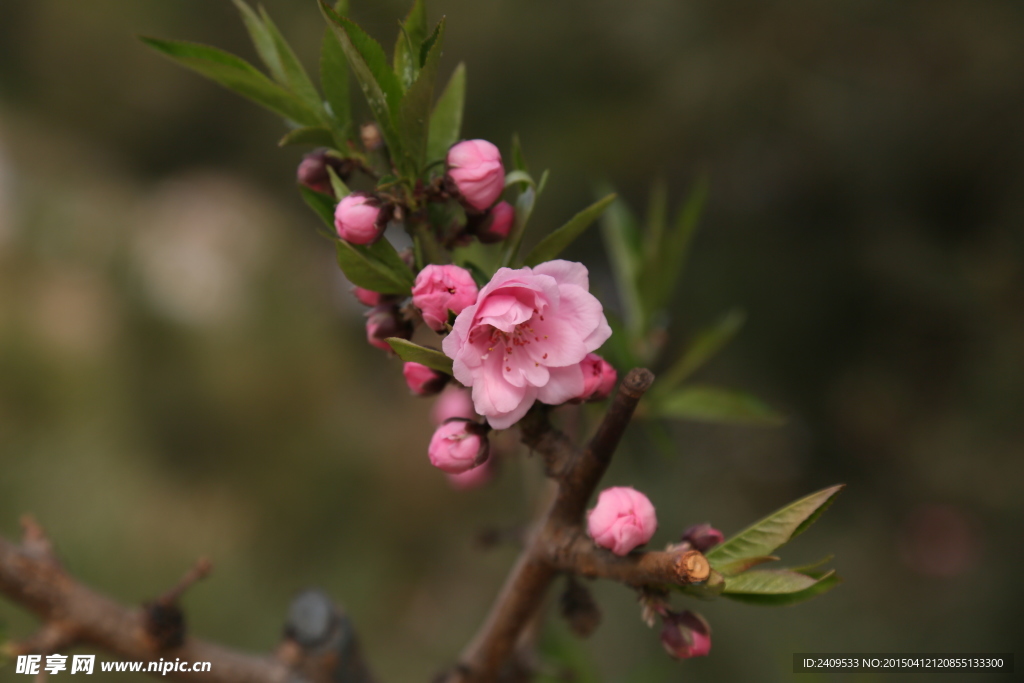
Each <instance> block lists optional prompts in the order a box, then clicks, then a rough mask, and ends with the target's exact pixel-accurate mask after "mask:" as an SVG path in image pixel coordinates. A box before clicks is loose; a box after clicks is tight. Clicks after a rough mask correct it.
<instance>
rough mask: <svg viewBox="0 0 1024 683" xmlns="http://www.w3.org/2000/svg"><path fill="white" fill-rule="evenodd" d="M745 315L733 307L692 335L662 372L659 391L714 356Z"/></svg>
mask: <svg viewBox="0 0 1024 683" xmlns="http://www.w3.org/2000/svg"><path fill="white" fill-rule="evenodd" d="M745 320H746V315H745V314H744V313H743V311H741V310H739V309H733V310H731V311H729V312H728V313H726V314H725V315H724V316H722V318H720V319H719V320H718V321H717V322H716V323H715V324H714V325H712V326H710V327H707V328H705V329H703V330H701V331H700V332H698V333H697V334H696V336H694V338H693V341H691V342H690V345H689V346H688V347H687V349H686V353H684V354H683V355H682V356H681V357H680V358H679V360H677V361H676V362H675V363H674V364H673V365H672V367H671V368H669V370H668V371H667V372H666V373H664V375H663V376H662V377H660V378H659V379H660V380H661V387H660V390H661V393H666V392H667V391H668V390H670V389H674V388H676V387H677V386H678V385H679V384H680V383H681V382H682V381H683V380H685V379H686V378H687V377H689V376H690V375H691V374H693V372H694V371H695V370H697V369H698V368H700V367H701V366H702V365H704V363H706V362H707V361H708V360H710V359H711V358H713V357H714V355H715V354H716V353H718V351H719V350H720V349H721V348H722V347H723V346H725V345H726V344H727V343H729V341H730V340H731V339H732V338H733V337H735V336H736V333H737V332H739V331H740V328H741V327H743V322H744V321H745Z"/></svg>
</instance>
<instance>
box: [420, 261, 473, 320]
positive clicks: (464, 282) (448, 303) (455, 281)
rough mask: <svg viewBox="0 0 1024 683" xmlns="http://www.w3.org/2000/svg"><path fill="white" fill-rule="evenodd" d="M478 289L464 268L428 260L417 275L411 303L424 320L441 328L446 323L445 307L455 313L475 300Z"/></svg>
mask: <svg viewBox="0 0 1024 683" xmlns="http://www.w3.org/2000/svg"><path fill="white" fill-rule="evenodd" d="M478 291H479V289H478V288H477V286H476V282H474V281H473V276H472V275H470V273H469V271H468V270H466V269H465V268H459V267H458V266H439V265H434V264H431V265H429V266H427V267H426V268H424V269H423V270H421V271H420V272H419V275H417V276H416V283H415V284H414V285H413V286H412V303H413V305H414V306H415V307H416V308H418V309H420V311H422V312H423V321H424V322H425V323H427V325H429V326H430V328H431V329H433V330H434V331H436V332H440V331H441V330H443V329H444V327H445V325H447V324H448V311H451V312H453V313H455V314H456V315H458V314H459V313H461V312H462V311H464V310H465V309H466V307H467V306H470V305H472V304H473V303H474V302H475V301H476V295H477V292H478Z"/></svg>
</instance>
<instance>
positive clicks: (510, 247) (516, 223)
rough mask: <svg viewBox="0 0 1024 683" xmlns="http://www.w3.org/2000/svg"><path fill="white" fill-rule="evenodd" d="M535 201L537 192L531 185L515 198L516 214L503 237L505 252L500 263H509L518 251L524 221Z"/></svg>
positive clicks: (527, 218)
mask: <svg viewBox="0 0 1024 683" xmlns="http://www.w3.org/2000/svg"><path fill="white" fill-rule="evenodd" d="M536 201H537V192H536V191H535V190H534V189H533V188H532V187H527V188H526V189H525V190H523V191H522V192H520V193H519V196H518V197H517V198H516V207H515V208H516V215H515V220H513V222H512V230H511V231H509V235H508V237H507V238H506V239H505V253H504V254H503V255H502V259H501V265H503V266H508V265H511V264H512V262H513V261H514V260H515V258H516V255H517V254H518V253H519V246H520V244H522V242H523V234H524V233H525V232H526V223H527V222H528V221H529V220H530V214H532V213H533V205H534V203H535V202H536Z"/></svg>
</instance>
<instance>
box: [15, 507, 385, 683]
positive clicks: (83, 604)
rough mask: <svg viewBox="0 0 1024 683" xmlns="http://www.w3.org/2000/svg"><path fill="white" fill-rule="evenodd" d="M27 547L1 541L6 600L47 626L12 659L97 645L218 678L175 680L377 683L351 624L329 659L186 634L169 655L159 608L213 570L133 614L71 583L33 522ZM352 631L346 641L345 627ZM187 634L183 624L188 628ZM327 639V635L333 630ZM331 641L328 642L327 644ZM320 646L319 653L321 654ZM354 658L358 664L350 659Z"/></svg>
mask: <svg viewBox="0 0 1024 683" xmlns="http://www.w3.org/2000/svg"><path fill="white" fill-rule="evenodd" d="M22 525H23V527H24V528H25V537H24V542H23V543H22V544H21V545H18V544H15V543H11V542H10V541H8V540H7V539H5V538H2V537H0V595H4V596H6V597H7V598H8V599H9V600H11V601H12V602H14V603H17V604H19V605H21V606H22V607H24V608H25V609H27V610H29V611H31V612H33V613H34V614H35V615H36V616H37V617H39V619H40V620H41V621H42V622H43V626H42V627H41V629H40V631H39V632H38V633H37V634H36V635H34V636H32V637H30V638H27V639H25V640H22V641H20V642H18V643H15V644H14V645H13V646H11V647H9V648H8V649H9V650H10V653H11V654H28V653H38V654H51V653H54V652H56V651H58V650H60V649H61V648H64V647H70V646H72V645H91V646H95V647H97V648H99V649H102V650H104V651H107V652H110V653H112V654H114V655H116V656H118V657H121V658H123V659H124V660H128V661H145V662H151V661H157V660H159V659H161V658H162V659H163V660H164V661H174V660H175V659H181V660H182V661H186V662H193V663H194V662H210V664H211V666H210V672H208V673H202V674H199V673H194V672H168V678H171V679H178V680H197V679H198V680H203V681H213V682H215V683H320V682H325V683H326V682H330V683H369V682H370V681H371V678H370V676H369V674H368V673H367V672H366V670H365V666H364V664H363V662H362V658H361V657H358V656H357V655H358V645H357V643H356V641H355V638H354V634H353V633H351V625H350V624H348V623H347V622H344V623H342V622H341V621H338V620H333V621H331V622H330V625H331V629H332V630H331V631H330V633H332V634H335V635H332V636H331V638H333V640H330V639H328V640H330V642H331V643H333V644H334V645H335V646H336V649H335V652H334V653H333V656H325V655H324V650H323V647H322V646H323V643H321V642H317V643H307V642H302V643H298V642H296V641H295V640H293V639H291V638H287V639H286V641H285V643H291V644H292V645H293V646H294V647H292V648H291V652H292V656H291V657H290V658H288V660H283V659H282V658H281V657H266V656H259V655H250V654H245V653H241V652H236V651H234V650H230V649H227V648H225V647H222V646H220V645H217V644H214V643H211V642H207V641H204V640H200V639H198V638H193V637H190V636H188V635H186V634H184V633H183V632H182V634H181V636H182V637H181V640H180V645H177V646H175V647H171V648H161V646H160V642H159V638H154V635H153V632H152V630H153V624H152V619H153V614H152V609H153V606H154V605H159V606H161V608H164V609H166V608H169V607H176V606H175V602H176V601H177V599H178V597H179V596H180V595H181V593H182V592H183V591H184V590H185V589H187V588H188V586H189V585H191V584H192V583H194V582H195V581H196V580H198V579H199V578H202V577H203V576H205V575H206V573H208V571H209V563H208V562H205V561H200V562H199V563H198V564H197V565H196V567H194V568H193V569H192V571H190V572H189V573H188V574H187V575H186V577H185V578H184V579H183V580H182V581H181V582H180V583H179V584H178V585H177V586H175V587H174V588H172V589H171V590H170V591H168V592H167V593H165V594H164V595H163V596H161V598H159V599H157V600H156V601H154V602H151V603H148V604H147V605H146V606H145V607H143V608H138V607H127V606H124V605H121V604H119V603H117V602H115V601H114V600H111V599H110V598H107V597H105V596H103V595H100V594H99V593H97V592H95V591H93V590H92V589H90V588H88V587H87V586H85V585H83V584H82V583H80V582H78V581H77V580H75V579H74V578H73V577H72V576H70V575H69V574H68V573H67V572H66V571H65V570H64V568H63V567H62V566H61V565H60V563H59V562H58V561H57V559H56V556H55V555H54V553H53V548H52V545H51V544H50V541H49V539H47V537H46V535H45V533H43V531H42V528H41V527H40V526H39V525H38V524H36V523H35V522H34V521H33V520H31V519H30V518H26V519H25V520H23V522H22ZM341 627H344V628H347V631H345V632H344V633H342V635H340V636H338V635H337V634H338V633H339V628H341ZM182 628H183V623H182ZM325 633H326V631H325ZM325 642H327V641H325ZM313 645H315V647H313ZM348 655H352V657H351V658H350V659H346V657H347V656H348Z"/></svg>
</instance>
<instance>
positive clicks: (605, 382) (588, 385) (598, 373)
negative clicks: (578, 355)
mask: <svg viewBox="0 0 1024 683" xmlns="http://www.w3.org/2000/svg"><path fill="white" fill-rule="evenodd" d="M580 368H581V369H582V370H583V393H581V394H580V396H579V398H577V399H575V401H574V402H576V403H579V402H582V401H603V400H604V399H606V398H608V395H609V394H610V393H612V389H614V388H615V382H616V381H617V380H618V378H619V373H617V372H616V371H615V368H613V367H612V366H611V363H609V362H608V361H606V360H605V359H604V358H601V356H599V355H597V354H596V353H588V354H587V356H586V357H585V358H584V359H583V360H582V361H581V362H580Z"/></svg>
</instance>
